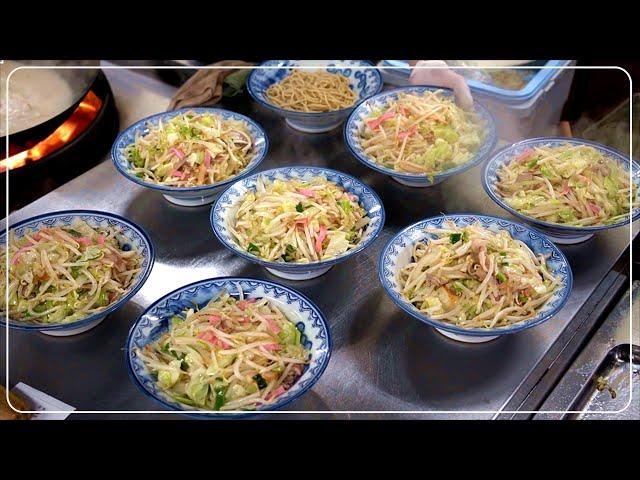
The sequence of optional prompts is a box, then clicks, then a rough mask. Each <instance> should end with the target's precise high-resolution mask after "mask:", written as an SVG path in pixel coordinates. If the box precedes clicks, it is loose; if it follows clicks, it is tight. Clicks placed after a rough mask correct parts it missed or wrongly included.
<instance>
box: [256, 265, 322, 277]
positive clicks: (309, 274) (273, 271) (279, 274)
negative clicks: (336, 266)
mask: <svg viewBox="0 0 640 480" xmlns="http://www.w3.org/2000/svg"><path fill="white" fill-rule="evenodd" d="M332 266H333V265H331V266H329V267H326V268H321V269H319V270H312V271H310V272H301V273H293V272H283V271H282V270H276V269H274V268H268V267H264V268H266V269H267V271H268V272H269V273H271V274H273V275H275V276H276V277H280V278H286V279H287V280H310V279H312V278H316V277H319V276H320V275H324V274H325V273H327V272H328V271H329V270H331V267H332Z"/></svg>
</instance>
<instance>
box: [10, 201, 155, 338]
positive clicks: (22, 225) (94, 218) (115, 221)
mask: <svg viewBox="0 0 640 480" xmlns="http://www.w3.org/2000/svg"><path fill="white" fill-rule="evenodd" d="M76 218H79V219H80V220H83V221H85V222H87V223H88V224H89V225H90V226H92V227H117V228H119V229H120V230H121V233H122V236H123V237H124V238H126V239H127V244H126V245H129V248H131V249H134V250H137V251H138V252H140V254H141V255H142V257H143V261H142V270H141V271H140V273H139V274H138V277H137V278H136V280H135V282H134V283H133V285H132V286H131V288H130V289H129V291H128V292H127V293H126V294H125V295H123V296H122V297H120V299H118V301H117V302H115V303H113V304H112V305H110V306H109V307H107V308H105V309H104V310H102V311H101V312H97V313H94V314H93V315H90V316H88V317H85V318H83V319H81V320H78V321H75V322H70V323H59V324H51V325H35V324H33V323H28V322H23V321H20V320H13V319H9V327H10V328H14V329H16V330H29V331H40V332H42V333H46V334H47V335H53V336H68V335H76V334H78V333H82V332H86V331H87V330H89V329H91V328H93V327H95V326H96V325H98V324H99V323H100V322H102V320H104V319H105V317H106V316H107V315H109V314H110V313H112V312H114V311H115V310H117V309H118V308H120V307H121V306H123V305H124V304H125V303H127V301H128V300H129V299H130V298H131V297H133V296H134V295H135V294H136V293H137V292H138V290H140V288H142V285H144V282H146V281H147V278H148V277H149V274H150V273H151V268H152V267H153V262H154V260H155V253H154V249H153V244H152V243H151V239H150V238H149V236H148V235H147V233H146V232H145V231H144V230H143V229H142V228H141V227H140V226H138V225H136V224H135V223H133V222H132V221H130V220H127V219H126V218H123V217H121V216H119V215H115V214H113V213H107V212H98V211H94V210H63V211H59V212H52V213H46V214H43V215H38V216H36V217H32V218H29V219H26V220H23V221H21V222H18V223H16V224H15V225H10V231H13V232H15V235H16V236H17V237H22V236H23V235H24V234H25V232H26V231H35V230H38V229H40V228H47V227H54V226H63V225H71V224H72V223H73V222H74V220H75V219H76ZM6 244H7V235H6V233H5V232H4V231H3V233H2V234H1V235H0V248H6ZM122 246H123V247H124V245H122ZM0 318H2V320H3V321H6V316H5V315H4V314H3V315H2V316H1V317H0Z"/></svg>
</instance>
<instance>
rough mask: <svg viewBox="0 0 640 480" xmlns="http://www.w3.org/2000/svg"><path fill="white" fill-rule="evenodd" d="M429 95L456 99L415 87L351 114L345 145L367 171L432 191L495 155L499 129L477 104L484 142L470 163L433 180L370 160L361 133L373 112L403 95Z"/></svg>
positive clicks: (386, 95) (375, 100)
mask: <svg viewBox="0 0 640 480" xmlns="http://www.w3.org/2000/svg"><path fill="white" fill-rule="evenodd" d="M426 91H430V92H436V91H440V92H442V93H443V94H444V95H447V96H452V95H453V90H450V89H447V88H441V87H431V86H415V87H402V88H396V89H393V90H387V91H385V92H382V93H380V94H378V95H375V96H373V97H371V98H369V99H367V100H366V101H364V102H361V103H360V104H359V105H358V106H357V107H356V108H355V110H353V112H351V115H349V118H348V119H347V122H346V123H345V126H344V141H345V143H346V145H347V147H348V148H349V151H350V152H351V153H352V155H353V156H354V157H356V158H357V159H358V160H359V161H360V162H362V163H364V164H365V165H366V166H367V167H369V168H372V169H373V170H376V171H378V172H380V173H384V174H386V175H389V176H391V177H392V178H393V179H395V180H397V181H398V182H400V183H403V184H405V185H409V186H412V187H429V186H431V185H435V184H437V183H440V182H442V181H443V180H445V179H447V178H449V177H451V176H453V175H456V174H458V173H461V172H464V171H466V170H469V169H470V168H473V167H475V166H476V165H478V164H480V163H481V162H482V161H484V160H485V159H486V158H487V157H488V156H489V155H490V154H491V152H493V149H494V148H495V146H496V144H497V143H498V134H497V131H496V125H495V121H494V119H493V115H491V113H490V112H489V110H487V109H486V108H485V107H484V106H483V105H481V104H479V103H477V102H476V103H475V104H474V109H475V111H476V113H477V114H478V115H479V116H480V118H481V119H482V121H483V122H484V124H485V129H486V133H485V138H484V142H483V143H482V145H481V146H480V148H479V149H478V151H477V152H476V154H475V155H474V156H473V157H472V158H471V159H469V161H468V162H466V163H464V164H463V165H459V166H457V167H455V168H452V169H450V170H446V171H444V172H441V173H438V174H437V175H433V178H432V179H431V178H429V177H427V176H426V175H423V174H420V173H407V172H399V171H397V170H393V169H391V168H387V167H383V166H382V165H379V164H378V163H376V162H375V160H373V159H372V158H370V157H369V156H368V155H367V154H366V153H365V152H364V150H363V149H362V146H361V145H360V141H359V133H360V132H362V131H364V128H365V121H364V120H365V118H366V117H368V116H369V115H370V114H371V112H372V111H373V110H376V109H380V108H385V107H386V106H387V105H388V104H389V102H391V101H394V100H396V99H397V98H398V94H400V93H413V94H418V95H421V94H423V93H424V92H426Z"/></svg>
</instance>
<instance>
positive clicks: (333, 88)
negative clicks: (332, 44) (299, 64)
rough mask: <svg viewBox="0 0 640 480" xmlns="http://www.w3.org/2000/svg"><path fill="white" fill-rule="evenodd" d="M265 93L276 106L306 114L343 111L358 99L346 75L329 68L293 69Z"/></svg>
mask: <svg viewBox="0 0 640 480" xmlns="http://www.w3.org/2000/svg"><path fill="white" fill-rule="evenodd" d="M265 94H266V97H267V99H269V102H271V103H272V104H273V105H275V106H277V107H280V108H284V109H287V110H295V111H299V112H307V113H320V112H332V111H335V110H342V109H343V108H348V107H351V106H352V105H353V104H355V103H356V101H357V100H358V95H357V94H356V93H355V92H354V91H353V90H352V89H351V86H350V85H349V79H348V78H347V77H345V76H343V75H340V74H339V73H329V72H327V71H305V70H293V71H292V72H291V73H290V74H289V75H287V76H286V77H284V78H283V79H282V80H280V81H279V82H277V83H274V84H273V85H271V86H270V87H269V88H268V89H267V91H266V92H265Z"/></svg>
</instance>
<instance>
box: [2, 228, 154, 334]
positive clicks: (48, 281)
mask: <svg viewBox="0 0 640 480" xmlns="http://www.w3.org/2000/svg"><path fill="white" fill-rule="evenodd" d="M8 247H9V248H8V250H9V284H8V293H9V308H8V313H9V317H10V318H11V319H14V320H20V321H22V322H29V323H34V324H43V325H47V324H58V323H69V322H75V321H78V320H81V319H83V318H86V317H88V316H90V315H92V314H94V313H98V312H100V311H102V310H104V309H106V308H107V307H109V306H110V305H111V304H113V303H114V302H116V301H117V300H118V299H119V298H121V297H122V296H123V295H124V294H126V293H127V291H129V289H130V288H131V286H132V285H133V283H134V282H135V280H136V278H137V276H138V275H139V273H140V271H141V265H142V262H143V258H142V255H141V254H140V253H139V252H138V251H136V250H135V249H132V247H131V245H130V242H129V241H128V240H127V239H126V238H125V237H124V236H123V235H122V234H121V232H120V231H119V229H118V228H117V227H111V226H110V227H92V226H90V225H89V224H88V223H86V222H85V221H83V220H80V219H76V220H75V221H74V223H72V224H71V225H69V226H53V227H46V228H40V229H38V230H37V231H27V232H26V233H24V235H23V236H22V237H20V238H18V237H17V236H16V235H15V233H14V232H13V231H10V232H9V245H8ZM6 255H7V249H6V248H4V247H3V248H2V253H0V256H1V258H0V270H1V274H2V279H1V280H0V282H1V284H2V292H1V293H2V295H1V298H0V305H1V306H2V313H4V314H6V313H7V305H6V292H7V284H6V270H5V268H6V267H5V265H6V260H7V258H6Z"/></svg>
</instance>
